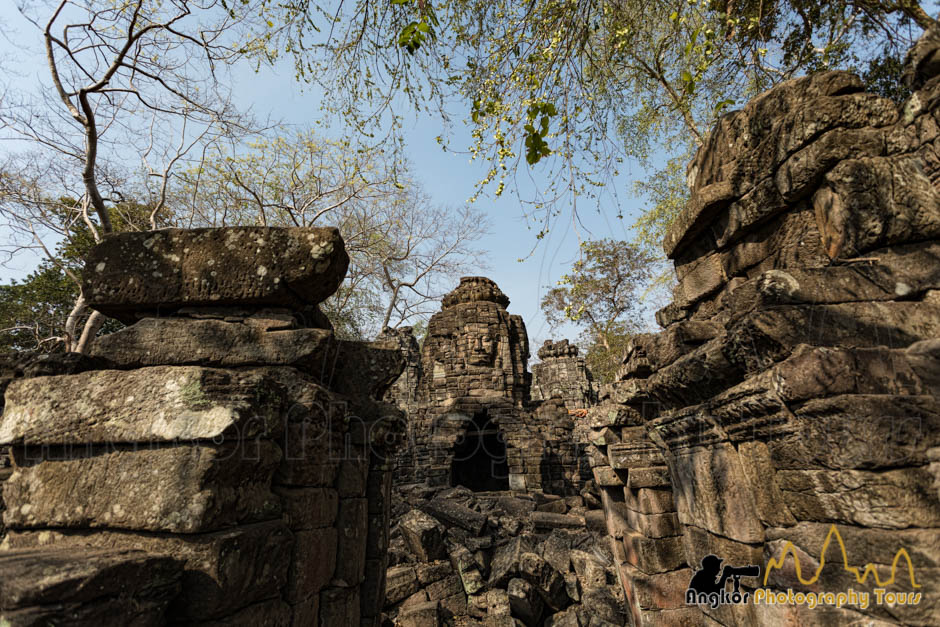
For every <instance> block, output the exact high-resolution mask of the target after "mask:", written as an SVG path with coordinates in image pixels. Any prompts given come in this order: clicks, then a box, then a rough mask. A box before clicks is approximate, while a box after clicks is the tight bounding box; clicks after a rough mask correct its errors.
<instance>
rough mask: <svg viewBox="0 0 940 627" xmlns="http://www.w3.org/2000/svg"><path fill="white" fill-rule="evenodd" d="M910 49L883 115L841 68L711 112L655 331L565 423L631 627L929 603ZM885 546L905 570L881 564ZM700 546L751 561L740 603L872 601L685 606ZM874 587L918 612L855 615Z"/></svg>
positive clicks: (925, 161) (921, 117) (927, 123)
mask: <svg viewBox="0 0 940 627" xmlns="http://www.w3.org/2000/svg"><path fill="white" fill-rule="evenodd" d="M928 35H929V36H927V37H925V39H924V40H922V43H923V44H924V45H920V44H919V46H918V47H916V48H915V49H914V53H913V54H912V56H911V58H910V59H909V64H910V66H911V68H913V69H910V68H909V70H910V74H911V75H912V76H913V78H914V85H913V86H914V88H915V91H914V93H913V95H912V96H910V97H909V98H908V99H907V101H906V102H905V103H903V104H902V105H901V106H900V107H898V106H896V105H895V104H894V103H893V102H891V101H890V100H887V99H885V98H882V97H879V96H877V95H874V94H870V93H865V92H864V91H863V88H862V83H861V81H860V80H859V79H858V77H856V76H854V75H852V74H848V73H845V72H823V73H818V74H813V75H811V76H807V77H803V78H799V79H795V80H791V81H788V82H786V83H783V84H781V85H779V86H777V87H775V88H773V89H771V90H769V91H767V92H765V93H763V94H761V95H760V96H758V97H756V98H755V99H753V100H752V101H751V102H749V103H748V104H747V105H746V106H745V107H744V108H743V109H741V110H740V111H735V112H732V113H729V114H727V115H724V116H722V118H721V120H720V121H719V123H718V125H717V127H716V128H715V129H714V130H713V131H712V133H711V134H710V136H709V139H708V141H707V142H706V144H705V145H704V146H703V147H702V148H701V149H700V150H699V152H698V154H697V156H696V158H695V159H694V161H693V163H692V164H691V166H690V170H689V176H690V182H691V185H692V194H691V200H690V201H689V204H688V206H687V207H686V208H685V210H684V211H683V212H682V213H681V215H680V216H679V218H678V219H677V220H676V222H675V224H674V225H673V227H672V228H671V229H670V231H669V233H668V235H667V237H666V240H665V250H666V253H667V254H668V255H669V257H670V258H671V259H673V261H674V263H675V269H676V276H677V278H678V280H679V281H678V286H677V287H676V291H675V294H674V301H673V303H672V304H670V305H669V306H667V307H666V308H664V309H663V310H661V311H660V312H658V313H657V319H658V320H659V322H660V324H661V325H662V326H663V327H664V330H663V331H662V332H661V333H658V334H648V335H642V336H638V337H636V338H634V341H633V342H632V345H631V346H630V347H629V349H628V351H627V355H626V357H625V359H624V362H623V366H622V369H621V371H620V376H619V378H620V381H619V382H617V383H615V384H614V385H612V386H611V387H610V388H608V389H606V390H605V391H604V393H603V394H602V398H603V402H602V403H601V404H600V405H598V406H597V407H594V408H592V409H590V410H589V412H588V416H587V419H586V420H587V422H588V425H587V428H588V433H587V434H586V440H585V441H586V443H587V444H588V445H589V446H588V453H589V456H590V461H591V465H592V467H593V474H594V477H595V479H596V481H597V483H598V485H599V487H600V489H601V491H602V499H603V504H604V509H605V513H606V517H607V523H608V528H609V529H610V530H611V535H612V537H614V538H615V539H616V540H618V541H619V543H620V544H621V545H622V546H623V550H622V552H621V553H620V554H619V555H615V558H616V560H617V567H618V569H619V572H620V578H621V581H622V582H623V585H624V587H625V593H626V596H627V599H628V601H629V606H630V611H631V614H632V615H633V617H634V620H635V622H636V623H637V624H658V625H673V624H677V625H678V624H688V621H692V620H699V621H700V620H701V619H702V612H704V613H705V614H706V615H707V616H708V619H710V620H712V621H715V622H716V623H720V624H723V625H756V624H850V623H852V624H856V623H861V622H865V623H869V622H876V623H878V621H885V622H888V623H891V624H895V623H901V624H907V625H928V624H934V623H935V621H936V617H937V615H938V613H940V601H938V599H940V587H938V583H937V582H938V580H937V578H936V573H937V572H940V562H938V555H937V551H936V546H937V545H936V539H937V537H938V533H940V499H938V496H940V494H938V491H937V485H938V484H940V473H938V470H940V465H938V464H937V460H938V459H940V404H938V396H940V341H938V340H937V339H936V338H937V337H940V243H938V237H940V157H938V155H940V143H938V142H940V113H938V112H940V108H938V103H940V75H938V74H937V69H938V68H937V65H936V63H933V62H932V61H931V62H924V63H921V62H919V61H918V59H921V60H923V59H928V58H929V59H932V58H934V57H935V56H936V53H937V50H938V44H940V38H938V37H937V36H936V31H934V32H933V34H932V35H931V34H928ZM931 42H932V43H931ZM836 534H838V539H837V540H836V539H834V538H836ZM827 538H829V539H830V541H831V546H830V544H829V543H828V542H827ZM827 546H829V548H828V553H826V548H825V547H827ZM833 547H840V548H841V550H842V554H841V555H840V554H839V549H835V548H833ZM902 549H903V550H904V551H905V552H907V554H908V555H909V556H910V560H911V564H912V565H911V566H910V568H908V567H907V564H906V563H905V562H904V561H903V560H902V561H901V564H903V567H897V568H895V566H896V565H897V561H898V559H900V558H899V557H898V556H899V555H902V554H901V553H899V551H901V550H902ZM709 555H712V556H716V557H717V558H718V560H723V561H724V563H725V564H727V565H735V566H741V567H747V566H748V565H755V566H759V567H761V569H762V570H761V573H760V576H759V577H744V578H743V579H741V581H740V584H741V586H742V587H741V589H742V590H743V591H744V592H748V593H750V594H753V593H754V592H755V590H757V589H759V588H760V589H765V588H766V589H769V590H771V591H783V592H786V591H787V590H794V591H797V592H806V591H816V590H819V589H820V588H819V586H820V584H819V583H815V584H814V585H811V584H813V583H814V582H815V581H816V580H813V579H812V578H811V575H810V573H811V572H812V570H813V569H815V568H817V567H818V568H820V569H821V568H822V567H823V565H825V569H824V570H822V571H821V573H820V578H819V579H818V581H819V582H825V583H824V587H823V589H825V590H843V591H844V590H848V589H852V590H855V591H856V592H865V593H868V594H869V595H870V597H869V598H870V599H871V600H872V602H870V603H856V604H853V603H847V604H844V605H842V606H839V607H836V606H835V605H824V606H819V607H816V608H810V607H808V606H807V604H805V603H804V604H799V603H782V604H767V603H763V604H762V603H755V602H750V603H734V602H728V603H718V604H714V605H711V604H700V605H698V606H695V605H687V604H686V599H685V598H684V593H685V591H686V588H687V587H689V586H690V580H691V575H692V569H701V570H703V571H704V570H705V569H706V566H707V564H706V561H705V558H706V557H707V556H709ZM843 555H844V563H845V564H846V567H845V568H843V567H842V563H843ZM902 556H903V555H902ZM827 559H828V562H827ZM771 560H775V561H774V562H771ZM797 561H801V563H802V564H803V568H802V573H803V574H802V575H801V574H800V572H801V571H799V570H798V569H797ZM709 563H714V560H711V562H709ZM866 563H870V564H871V565H872V566H871V567H872V568H873V569H875V570H876V572H877V573H878V576H877V577H874V576H871V574H870V573H869V576H868V577H867V579H865V580H864V581H862V580H860V579H859V578H858V577H856V576H855V575H853V574H852V572H851V571H850V570H849V566H852V567H864V566H865V564H866ZM772 564H773V566H772V567H771V565H772ZM808 565H813V566H808ZM895 571H896V578H895ZM879 582H882V583H881V584H879ZM884 582H890V583H884ZM915 582H916V583H915ZM879 586H881V587H882V588H884V586H888V588H887V589H888V590H889V591H898V592H908V591H915V590H916V591H918V592H921V593H922V600H921V601H920V602H919V603H918V604H904V603H877V602H875V601H874V600H875V599H876V598H877V597H876V594H875V589H876V588H878V587H879ZM919 586H922V587H919ZM752 598H753V597H752ZM878 624H880V623H878Z"/></svg>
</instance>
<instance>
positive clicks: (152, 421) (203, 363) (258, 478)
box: [0, 228, 402, 626]
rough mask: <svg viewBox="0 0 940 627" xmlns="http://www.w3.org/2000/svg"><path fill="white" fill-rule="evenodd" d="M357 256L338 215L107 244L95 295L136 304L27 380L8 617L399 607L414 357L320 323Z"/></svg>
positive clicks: (1, 422)
mask: <svg viewBox="0 0 940 627" xmlns="http://www.w3.org/2000/svg"><path fill="white" fill-rule="evenodd" d="M346 263H347V257H346V253H345V251H344V249H343V242H342V240H341V239H340V238H339V235H338V233H337V232H336V230H335V229H265V228H235V229H199V230H195V231H176V230H169V231H160V232H156V233H132V234H130V233H129V234H120V235H113V236H109V237H108V238H107V239H106V240H105V242H104V243H103V244H101V245H99V246H98V247H96V248H95V249H94V251H93V252H92V254H91V256H90V258H89V261H88V265H87V268H86V273H85V274H86V279H87V284H86V286H85V293H86V294H87V295H88V296H89V299H90V304H91V306H92V307H94V308H96V309H98V310H99V311H104V312H107V313H109V314H110V315H115V316H119V317H121V318H122V319H123V320H125V321H127V322H134V321H136V322H135V323H134V324H132V325H131V326H129V327H127V328H126V329H123V330H121V331H119V332H117V333H114V334H111V335H108V336H105V337H102V338H99V339H98V340H97V341H96V342H95V344H94V347H93V351H92V353H93V354H92V357H91V358H87V359H85V358H83V361H82V362H81V364H82V367H81V368H73V371H72V372H71V373H70V374H57V375H52V376H23V377H21V378H17V379H15V380H13V381H12V382H11V383H10V384H9V387H8V388H7V391H6V406H5V408H4V412H3V415H2V417H0V443H3V444H4V445H9V446H10V450H11V452H12V456H13V463H14V472H13V474H12V476H11V477H10V478H9V479H8V480H7V481H6V483H5V484H4V486H3V495H4V500H5V502H6V505H7V511H6V512H4V522H5V523H6V525H7V527H8V534H7V537H6V538H5V539H4V541H3V545H2V549H3V550H2V551H0V571H2V572H3V573H4V577H3V578H0V613H2V616H0V622H4V620H7V621H9V623H4V624H14V625H17V624H34V623H32V622H30V621H33V620H40V619H42V620H43V621H47V620H52V621H53V622H55V621H58V620H62V619H63V618H64V617H65V616H66V615H69V616H79V617H83V619H82V621H84V622H82V621H79V622H76V623H74V624H83V625H84V624H87V625H92V624H148V625H149V624H153V625H162V624H204V625H210V624H212V625H216V624H232V625H236V624H237V625H249V624H251V625H260V624H264V625H305V626H306V625H324V626H327V625H329V626H333V625H349V626H352V625H356V626H359V625H377V624H379V622H380V613H381V609H382V606H383V604H384V577H385V571H386V560H387V552H386V548H387V544H388V521H389V494H390V487H391V464H390V462H389V460H387V459H386V456H385V451H386V450H389V449H390V448H392V447H395V446H397V444H398V442H399V439H400V428H401V420H400V416H399V415H398V413H397V410H394V409H392V408H391V407H389V406H385V405H381V404H378V403H377V402H376V401H375V400H374V399H376V398H379V397H381V396H382V395H383V394H384V393H385V391H386V389H387V387H388V386H389V385H390V384H391V382H392V381H394V379H395V378H396V377H397V376H398V374H399V373H400V372H401V368H402V362H401V358H400V356H399V353H398V351H397V348H395V347H391V346H386V345H363V344H357V343H349V342H340V341H337V340H336V339H335V338H334V336H333V334H332V331H330V330H328V329H322V328H310V326H308V322H309V321H311V320H312V321H314V322H316V321H317V319H318V316H315V315H310V312H311V311H315V310H316V306H317V304H318V303H319V302H320V301H321V300H322V299H323V298H325V297H326V296H328V295H329V294H330V293H332V291H333V290H335V288H336V287H337V285H338V284H339V281H340V280H341V279H342V275H343V273H344V272H345V268H346ZM157 314H161V316H160V317H158V315H157ZM164 314H169V315H168V316H167V315H164ZM103 364H106V365H103ZM76 562H77V563H76ZM44 569H45V570H44ZM49 569H55V572H56V573H57V574H56V577H58V578H59V579H61V581H57V582H56V583H57V585H59V589H57V591H56V593H55V595H56V596H55V597H53V598H50V596H49V593H47V592H43V591H44V590H47V587H48V582H47V581H46V580H44V579H43V578H42V576H44V575H42V573H43V572H48V571H49ZM125 573H126V582H124V583H121V582H122V581H123V578H124V577H125ZM99 581H103V582H106V583H108V585H110V586H111V587H105V589H103V590H101V594H100V595H99V596H97V597H95V598H89V597H88V595H87V594H85V595H83V594H82V593H81V590H82V589H85V588H88V587H89V586H93V585H97V584H93V583H91V582H99ZM112 584H113V585H112ZM96 594H98V593H97V592H96ZM44 595H45V596H44ZM50 601H56V602H60V603H63V604H62V605H60V606H55V605H49V602H50ZM56 607H58V608H59V609H56ZM103 615H107V616H108V619H107V621H106V622H104V623H103V622H96V618H95V617H100V616H103ZM135 621H136V622H135ZM70 624H72V623H70Z"/></svg>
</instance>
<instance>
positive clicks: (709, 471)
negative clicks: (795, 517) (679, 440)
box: [640, 444, 764, 542]
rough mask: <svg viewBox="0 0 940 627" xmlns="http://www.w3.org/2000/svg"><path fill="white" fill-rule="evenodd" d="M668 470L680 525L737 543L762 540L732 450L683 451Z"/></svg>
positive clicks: (749, 494) (725, 447)
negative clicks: (705, 531) (699, 529)
mask: <svg viewBox="0 0 940 627" xmlns="http://www.w3.org/2000/svg"><path fill="white" fill-rule="evenodd" d="M671 467H672V470H673V472H674V474H675V480H676V482H675V483H674V484H673V489H674V490H675V492H674V494H675V500H676V509H677V510H678V513H679V520H680V521H681V522H682V523H684V524H687V525H695V526H697V527H701V528H703V529H708V530H710V531H712V532H714V533H717V534H719V535H722V536H724V537H726V538H731V539H734V540H739V541H741V542H760V541H761V540H762V539H763V537H764V532H763V526H762V525H761V523H760V518H759V517H758V515H757V507H756V504H755V502H754V496H753V490H752V488H751V486H750V485H749V484H748V482H747V474H746V473H745V472H744V468H743V466H742V464H741V460H740V459H739V457H738V453H737V451H735V450H734V448H733V447H732V446H730V445H728V444H722V445H718V446H715V447H694V448H690V449H687V450H685V451H682V452H681V454H677V455H675V457H674V459H673V463H672V464H671ZM640 511H642V510H640ZM646 513H656V512H649V511H648V512H646Z"/></svg>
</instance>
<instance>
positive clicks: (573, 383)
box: [532, 340, 597, 409]
mask: <svg viewBox="0 0 940 627" xmlns="http://www.w3.org/2000/svg"><path fill="white" fill-rule="evenodd" d="M538 356H539V359H540V360H541V362H539V363H537V364H535V365H533V366H532V400H533V401H544V400H548V399H550V398H560V399H561V400H562V401H563V402H564V403H565V407H567V408H568V409H586V408H588V407H590V406H591V405H593V404H595V403H596V402H597V389H596V387H595V385H594V381H593V380H592V378H591V373H590V371H589V370H588V369H587V366H586V365H585V363H584V358H583V357H578V347H577V346H575V345H574V344H569V343H568V340H560V341H558V342H553V341H552V340H545V344H543V345H542V348H540V349H539V352H538Z"/></svg>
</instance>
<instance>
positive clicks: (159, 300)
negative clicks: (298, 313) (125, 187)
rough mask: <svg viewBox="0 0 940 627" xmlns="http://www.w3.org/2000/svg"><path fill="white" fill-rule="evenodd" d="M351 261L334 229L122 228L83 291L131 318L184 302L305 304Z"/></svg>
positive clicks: (97, 253)
mask: <svg viewBox="0 0 940 627" xmlns="http://www.w3.org/2000/svg"><path fill="white" fill-rule="evenodd" d="M348 265H349V256H348V255H347V254H346V249H345V247H344V245H343V239H342V238H341V237H340V235H339V231H338V230H337V229H335V228H268V227H229V228H222V229H212V228H204V229H166V230H163V231H149V232H128V233H115V234H109V235H107V236H106V237H105V240H104V241H103V242H102V243H101V244H98V245H97V246H95V248H93V249H92V251H91V253H90V254H89V255H88V258H87V260H86V263H85V273H84V275H83V276H84V286H83V293H84V294H85V297H86V298H87V299H88V302H89V305H90V306H91V307H92V308H93V309H96V310H98V311H100V312H101V313H103V314H105V315H107V316H110V317H112V318H117V319H118V320H122V321H125V322H134V321H135V319H136V317H137V316H138V315H139V314H140V315H141V317H146V316H154V315H156V314H158V313H163V314H164V315H165V314H166V313H167V312H172V311H173V310H174V309H177V308H180V307H222V306H228V305H242V306H244V305H253V306H258V307H286V308H289V309H302V308H303V307H305V306H309V305H316V304H318V303H320V302H322V301H323V300H325V299H326V298H327V297H328V296H330V295H331V294H333V292H335V291H336V288H337V287H339V284H340V282H341V281H342V280H343V278H344V277H345V275H346V268H347V266H348Z"/></svg>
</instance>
